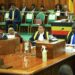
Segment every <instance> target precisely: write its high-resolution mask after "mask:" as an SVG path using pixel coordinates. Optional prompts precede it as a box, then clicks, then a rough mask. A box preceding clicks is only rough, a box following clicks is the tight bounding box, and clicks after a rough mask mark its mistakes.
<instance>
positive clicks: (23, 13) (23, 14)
mask: <svg viewBox="0 0 75 75" xmlns="http://www.w3.org/2000/svg"><path fill="white" fill-rule="evenodd" d="M28 12H29V9H28V8H27V6H26V5H25V4H23V6H22V8H21V18H22V22H23V23H24V22H25V17H26V14H27V13H28Z"/></svg>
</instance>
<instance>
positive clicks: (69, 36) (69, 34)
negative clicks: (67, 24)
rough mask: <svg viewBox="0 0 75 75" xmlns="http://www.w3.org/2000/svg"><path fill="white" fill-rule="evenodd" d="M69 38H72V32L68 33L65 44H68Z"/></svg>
mask: <svg viewBox="0 0 75 75" xmlns="http://www.w3.org/2000/svg"><path fill="white" fill-rule="evenodd" d="M71 36H72V32H69V33H68V35H67V39H66V43H67V44H70V40H71Z"/></svg>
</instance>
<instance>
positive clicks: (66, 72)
mask: <svg viewBox="0 0 75 75" xmlns="http://www.w3.org/2000/svg"><path fill="white" fill-rule="evenodd" d="M58 75H73V72H72V69H71V67H70V66H69V65H67V64H65V65H62V66H61V67H60V69H59V72H58Z"/></svg>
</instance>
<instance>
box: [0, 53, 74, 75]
mask: <svg viewBox="0 0 75 75" xmlns="http://www.w3.org/2000/svg"><path fill="white" fill-rule="evenodd" d="M72 56H75V53H70V54H66V53H65V54H63V55H61V56H59V57H57V58H54V59H49V60H48V61H47V62H45V63H43V62H42V60H41V59H39V58H36V57H34V56H31V55H30V54H28V55H27V56H26V55H25V54H23V53H15V54H10V55H2V56H0V58H3V59H4V63H5V64H6V65H9V66H12V68H10V69H0V73H8V74H25V75H31V74H34V73H36V72H39V71H41V70H44V69H46V68H48V67H51V66H53V65H54V64H57V63H59V62H61V61H63V60H65V59H68V58H70V57H72ZM26 60H27V62H26Z"/></svg>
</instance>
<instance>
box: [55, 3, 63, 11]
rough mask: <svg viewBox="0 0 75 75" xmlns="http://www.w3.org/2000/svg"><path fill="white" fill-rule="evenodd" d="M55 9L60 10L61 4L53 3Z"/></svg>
mask: <svg viewBox="0 0 75 75" xmlns="http://www.w3.org/2000/svg"><path fill="white" fill-rule="evenodd" d="M57 10H60V11H61V10H62V5H61V4H60V3H58V4H56V5H55V11H57Z"/></svg>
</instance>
